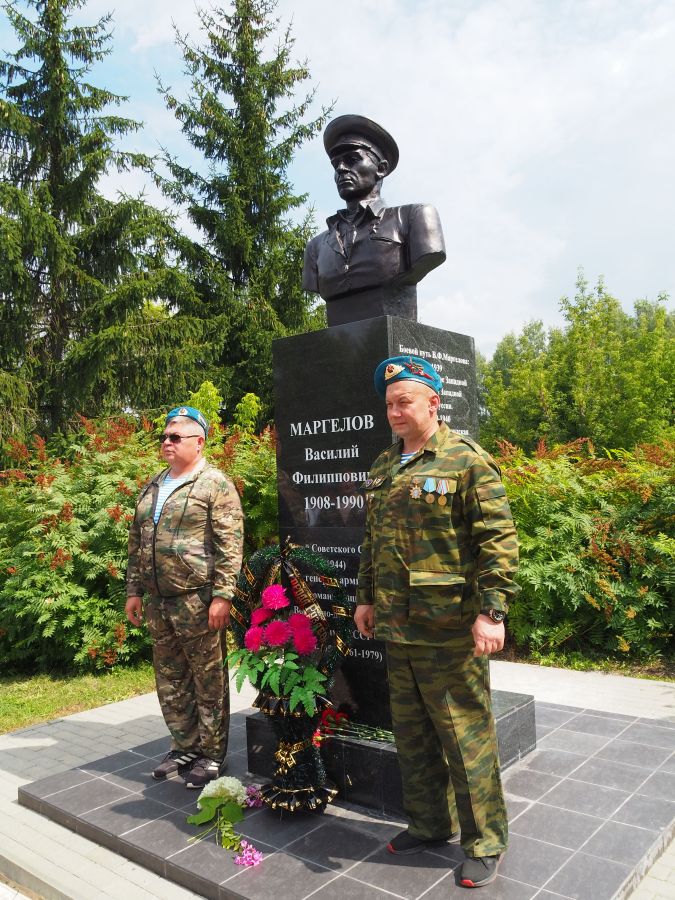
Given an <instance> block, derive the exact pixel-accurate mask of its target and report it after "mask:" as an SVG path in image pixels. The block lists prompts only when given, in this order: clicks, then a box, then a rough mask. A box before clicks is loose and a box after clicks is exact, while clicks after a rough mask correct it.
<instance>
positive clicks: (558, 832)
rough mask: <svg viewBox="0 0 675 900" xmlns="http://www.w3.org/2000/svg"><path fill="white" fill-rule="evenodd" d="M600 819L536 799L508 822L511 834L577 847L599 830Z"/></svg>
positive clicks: (562, 845)
mask: <svg viewBox="0 0 675 900" xmlns="http://www.w3.org/2000/svg"><path fill="white" fill-rule="evenodd" d="M602 822H603V820H602V819H598V818H596V817H595V816H587V815H584V814H583V813H577V812H571V811H570V810H567V809H558V810H555V812H553V811H552V810H551V808H550V807H547V806H542V805H541V804H539V803H535V804H534V805H533V806H531V807H530V808H529V809H528V810H527V812H524V813H523V814H522V815H521V816H519V817H518V819H517V820H516V821H515V822H514V823H513V824H512V825H511V826H510V828H509V830H510V832H511V834H519V835H522V836H523V837H530V838H545V839H546V841H547V842H548V843H550V844H556V845H557V846H559V847H566V848H567V849H568V850H578V849H579V847H581V845H582V844H583V843H584V842H585V841H586V840H588V838H589V837H590V836H591V835H592V834H593V833H594V832H595V831H597V830H598V828H599V827H600V825H601V824H602Z"/></svg>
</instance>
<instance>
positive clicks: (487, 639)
mask: <svg viewBox="0 0 675 900" xmlns="http://www.w3.org/2000/svg"><path fill="white" fill-rule="evenodd" d="M471 634H473V655H474V656H489V655H490V654H491V653H498V652H499V651H500V650H501V649H502V648H503V646H504V623H503V622H493V621H492V619H491V618H490V616H484V615H483V614H482V613H481V614H480V615H479V616H478V618H477V619H476V621H475V622H474V623H473V627H472V629H471Z"/></svg>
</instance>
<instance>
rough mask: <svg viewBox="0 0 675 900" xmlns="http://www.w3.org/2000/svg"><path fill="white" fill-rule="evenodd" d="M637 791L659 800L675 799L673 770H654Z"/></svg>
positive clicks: (674, 775) (674, 774)
mask: <svg viewBox="0 0 675 900" xmlns="http://www.w3.org/2000/svg"><path fill="white" fill-rule="evenodd" d="M637 793H638V794H644V795H645V796H647V797H658V798H659V799H660V800H671V801H672V800H675V772H654V774H653V775H651V776H650V777H649V778H648V779H647V780H646V781H645V783H644V784H642V785H641V786H640V787H639V789H638V791H637Z"/></svg>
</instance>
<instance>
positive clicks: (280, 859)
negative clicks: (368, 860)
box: [171, 845, 335, 900]
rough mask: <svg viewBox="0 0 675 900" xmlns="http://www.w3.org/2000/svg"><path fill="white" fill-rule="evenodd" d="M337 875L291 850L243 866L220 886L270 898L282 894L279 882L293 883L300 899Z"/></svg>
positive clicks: (252, 898)
mask: <svg viewBox="0 0 675 900" xmlns="http://www.w3.org/2000/svg"><path fill="white" fill-rule="evenodd" d="M256 846H257V845H256ZM258 849H262V848H260V847H259V848H258ZM221 852H222V851H221ZM171 861H172V862H173V860H171ZM334 877H335V872H334V871H333V870H332V869H326V868H324V867H323V866H320V865H319V864H318V863H315V862H311V861H309V860H303V859H299V858H298V857H297V856H291V855H290V854H288V853H271V854H270V855H268V856H266V857H265V859H263V861H262V863H261V864H260V865H259V866H255V867H252V868H250V869H248V870H245V871H242V870H241V869H240V871H239V873H238V874H237V875H235V876H233V877H231V878H228V879H227V880H226V881H224V883H223V884H222V885H221V887H222V888H224V889H225V890H233V891H235V892H237V893H238V894H240V895H243V896H244V897H246V898H247V900H271V898H274V897H279V893H280V892H279V886H280V885H292V891H293V897H294V898H297V900H300V898H302V897H306V896H307V895H308V894H311V893H312V892H313V891H316V890H317V889H318V888H320V887H322V886H323V885H325V884H327V883H328V882H329V881H331V880H332V879H333V878H334Z"/></svg>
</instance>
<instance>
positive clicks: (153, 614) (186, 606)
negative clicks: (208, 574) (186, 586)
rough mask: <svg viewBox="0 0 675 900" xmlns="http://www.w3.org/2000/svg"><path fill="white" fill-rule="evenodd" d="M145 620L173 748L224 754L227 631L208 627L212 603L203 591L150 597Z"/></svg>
mask: <svg viewBox="0 0 675 900" xmlns="http://www.w3.org/2000/svg"><path fill="white" fill-rule="evenodd" d="M145 620H146V622H147V626H148V631H149V632H150V636H151V637H152V662H153V666H154V669H155V682H156V684H157V696H158V698H159V703H160V706H161V708H162V714H163V716H164V720H165V722H166V724H167V727H168V729H169V731H170V732H171V738H172V748H173V749H174V750H192V749H197V750H201V752H202V753H204V755H205V756H208V757H211V758H212V759H222V758H223V757H224V756H225V754H226V752H227V738H228V730H229V725H230V683H229V679H228V674H227V659H226V658H225V659H224V654H223V649H222V646H221V640H222V641H223V643H224V640H225V632H224V631H223V632H219V631H210V630H209V626H208V622H209V611H208V607H207V606H206V604H205V603H204V602H203V601H202V600H201V599H200V596H199V594H198V593H193V594H186V595H185V596H182V597H172V598H170V599H161V598H158V597H150V598H148V599H146V602H145Z"/></svg>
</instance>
